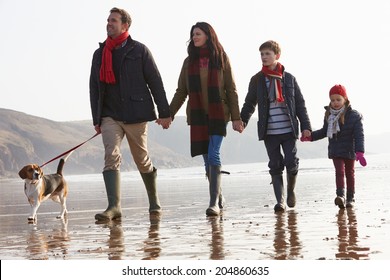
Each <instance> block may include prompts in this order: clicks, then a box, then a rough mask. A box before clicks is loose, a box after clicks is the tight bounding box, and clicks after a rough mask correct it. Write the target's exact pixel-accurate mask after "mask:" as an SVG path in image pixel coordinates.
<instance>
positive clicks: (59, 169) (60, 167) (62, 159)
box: [57, 151, 73, 175]
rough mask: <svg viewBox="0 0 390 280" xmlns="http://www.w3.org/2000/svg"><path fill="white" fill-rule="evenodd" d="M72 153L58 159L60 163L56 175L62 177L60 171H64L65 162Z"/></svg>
mask: <svg viewBox="0 0 390 280" xmlns="http://www.w3.org/2000/svg"><path fill="white" fill-rule="evenodd" d="M72 153H73V151H71V152H70V153H69V154H68V155H67V156H66V157H63V158H61V159H60V162H59V163H58V166H57V174H59V175H62V170H63V169H64V165H65V162H66V160H67V159H68V157H69V156H70V155H71V154H72Z"/></svg>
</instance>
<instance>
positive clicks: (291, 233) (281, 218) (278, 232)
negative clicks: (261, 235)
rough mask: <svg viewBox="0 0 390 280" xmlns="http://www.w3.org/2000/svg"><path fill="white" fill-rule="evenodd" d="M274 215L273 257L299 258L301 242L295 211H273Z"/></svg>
mask: <svg viewBox="0 0 390 280" xmlns="http://www.w3.org/2000/svg"><path fill="white" fill-rule="evenodd" d="M275 216H276V221H275V239H274V249H275V256H274V259H276V260H292V259H298V258H300V257H301V256H300V254H301V252H300V251H301V248H302V244H301V242H300V240H299V234H298V233H299V232H298V229H297V213H296V212H295V211H294V210H291V211H287V212H286V213H284V212H282V213H275ZM286 216H287V224H286Z"/></svg>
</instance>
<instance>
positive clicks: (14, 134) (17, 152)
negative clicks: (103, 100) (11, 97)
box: [0, 108, 389, 178]
mask: <svg viewBox="0 0 390 280" xmlns="http://www.w3.org/2000/svg"><path fill="white" fill-rule="evenodd" d="M0 119H1V121H0V178H6V177H8V178H9V177H17V176H18V175H17V173H18V171H19V170H20V169H21V168H22V167H23V166H24V165H26V164H27V163H37V164H43V163H45V162H47V161H49V160H50V159H52V158H54V157H56V156H58V155H60V154H62V153H63V152H65V151H67V150H69V149H70V148H72V147H74V146H76V145H78V144H80V143H81V142H83V141H85V140H87V139H88V138H89V137H91V136H92V135H93V134H94V133H95V131H94V129H93V126H92V122H91V121H90V120H85V121H75V122H55V121H51V120H48V119H44V118H40V117H35V116H31V115H27V114H25V113H21V112H17V111H13V110H9V109H1V108H0ZM256 122H257V119H256V118H253V119H252V120H251V122H250V123H249V125H248V127H247V128H246V130H245V131H244V132H243V133H242V134H239V133H237V132H235V131H233V130H232V128H231V123H229V125H228V135H227V137H226V138H225V140H224V142H223V144H222V150H221V156H222V161H223V164H239V163H250V162H259V161H267V154H266V151H265V148H264V143H263V142H259V141H258V138H257V130H256V129H257V125H256ZM148 134H149V138H148V146H149V151H150V156H151V158H152V160H153V163H154V164H155V166H156V167H157V168H180V167H188V166H194V165H202V159H201V157H195V158H191V156H190V138H189V127H188V126H187V123H186V119H185V117H182V116H178V117H176V118H175V120H174V122H173V123H172V125H171V127H170V128H169V129H168V130H163V129H162V128H161V127H160V126H158V125H157V124H155V123H154V122H150V123H149V131H148ZM388 136H389V135H388V133H387V136H386V137H383V136H380V135H379V136H376V137H371V138H370V139H367V137H366V150H367V151H368V152H389V148H386V149H387V150H383V147H384V145H380V144H378V143H383V139H387V138H388ZM381 140H382V142H381ZM368 142H370V143H373V145H371V146H370V145H369V144H368ZM368 146H369V147H370V148H368ZM386 147H388V145H386ZM122 151H123V162H122V168H121V169H122V170H123V171H129V170H135V166H134V163H133V160H132V158H131V155H130V152H129V148H128V145H127V141H126V139H124V141H123V145H122ZM367 151H366V152H367ZM298 155H299V157H300V158H301V159H304V158H318V157H327V140H326V139H324V140H322V141H318V142H314V143H301V142H298ZM103 156H104V152H103V145H102V140H101V136H100V135H99V136H97V137H96V138H94V139H93V140H91V141H89V142H87V143H86V144H84V145H83V146H81V147H80V148H78V149H77V150H76V151H75V152H74V153H73V154H72V155H71V156H70V158H69V159H68V162H67V164H66V166H65V169H64V173H65V174H88V173H100V172H101V171H102V168H103ZM57 163H58V160H56V161H54V162H52V163H50V164H48V165H47V166H45V167H44V168H45V173H47V174H48V173H51V172H54V171H55V170H56V168H57Z"/></svg>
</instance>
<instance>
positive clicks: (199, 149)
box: [170, 22, 243, 216]
mask: <svg viewBox="0 0 390 280" xmlns="http://www.w3.org/2000/svg"><path fill="white" fill-rule="evenodd" d="M187 52H188V57H187V58H186V59H185V60H184V63H183V67H182V69H181V73H180V77H179V81H178V88H177V89H176V93H175V95H174V97H173V99H172V101H171V104H170V111H171V117H172V118H173V117H174V116H175V114H176V113H177V111H178V110H179V109H180V107H181V106H182V105H183V103H184V101H185V100H186V98H187V96H188V103H187V110H186V113H187V123H188V125H190V129H191V133H190V135H191V156H192V157H195V156H198V155H202V156H203V159H204V165H205V169H206V176H207V177H208V179H209V190H210V204H209V207H208V208H207V210H206V215H207V216H217V215H219V214H220V210H221V209H222V208H223V206H224V198H223V196H222V192H221V159H220V152H219V151H220V149H221V144H222V140H223V137H224V136H226V124H227V122H229V120H232V122H233V129H234V130H236V131H238V132H242V130H243V125H242V122H241V119H240V109H239V104H238V95H237V90H236V85H235V82H234V78H233V74H232V70H231V67H230V62H229V58H228V56H227V55H226V53H225V51H224V49H223V47H222V45H221V44H220V42H219V41H218V37H217V34H216V33H215V31H214V29H213V28H212V26H211V25H210V24H208V23H206V22H198V23H196V24H195V25H193V26H192V27H191V32H190V40H189V45H188V48H187Z"/></svg>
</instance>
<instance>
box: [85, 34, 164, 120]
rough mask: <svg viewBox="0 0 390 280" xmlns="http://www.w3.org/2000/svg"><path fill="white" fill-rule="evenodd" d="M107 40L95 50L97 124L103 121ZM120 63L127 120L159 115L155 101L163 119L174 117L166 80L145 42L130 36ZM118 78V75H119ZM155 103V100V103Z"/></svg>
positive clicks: (94, 108)
mask: <svg viewBox="0 0 390 280" xmlns="http://www.w3.org/2000/svg"><path fill="white" fill-rule="evenodd" d="M103 47H104V43H101V44H100V48H99V49H97V50H96V51H95V53H94V54H93V59H92V67H91V76H90V102H91V110H92V118H93V124H94V125H100V124H101V117H102V109H103V100H104V98H103V95H104V94H105V85H106V84H105V83H103V82H101V81H100V78H99V77H100V66H101V63H102V51H103ZM124 48H126V50H125V54H124V56H123V59H122V61H121V66H120V77H119V79H120V93H121V100H122V103H121V106H122V111H123V112H124V116H123V118H124V119H123V120H121V121H123V122H125V123H141V122H145V121H152V120H155V119H156V118H157V115H156V111H155V107H154V103H155V104H156V105H157V110H158V113H159V117H160V118H168V117H170V113H169V104H168V101H167V98H166V94H165V90H164V86H163V82H162V79H161V76H160V73H159V71H158V69H157V66H156V64H155V62H154V59H153V57H152V54H151V52H150V51H149V49H148V48H147V47H146V46H145V45H143V44H142V43H140V42H138V41H135V40H132V39H131V37H130V36H129V38H128V42H127V44H126V45H125V46H124ZM116 79H118V77H116ZM153 102H154V103H153Z"/></svg>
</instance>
